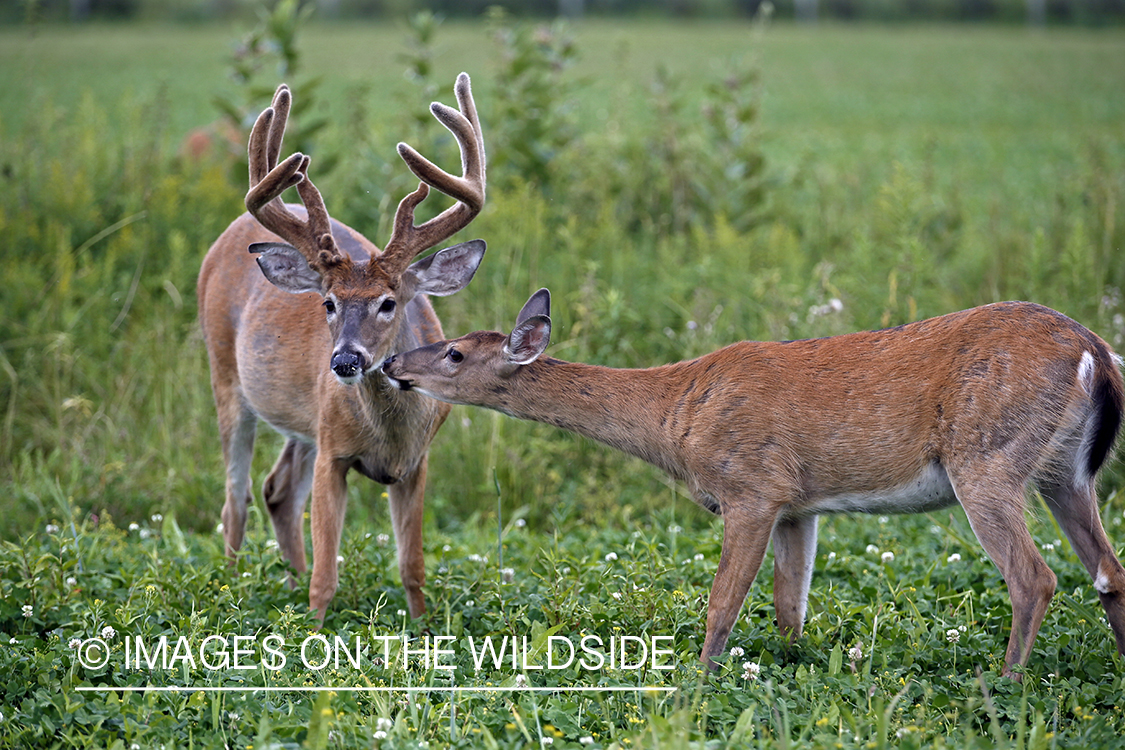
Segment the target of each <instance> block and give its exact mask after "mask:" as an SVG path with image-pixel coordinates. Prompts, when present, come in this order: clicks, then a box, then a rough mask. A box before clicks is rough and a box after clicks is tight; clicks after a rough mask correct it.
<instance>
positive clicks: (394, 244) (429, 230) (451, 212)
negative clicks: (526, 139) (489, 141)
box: [381, 73, 485, 271]
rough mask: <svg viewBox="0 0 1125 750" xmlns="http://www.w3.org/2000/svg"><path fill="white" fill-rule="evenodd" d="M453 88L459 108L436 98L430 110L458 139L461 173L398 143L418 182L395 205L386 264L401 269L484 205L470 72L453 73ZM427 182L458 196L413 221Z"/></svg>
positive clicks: (427, 188)
mask: <svg viewBox="0 0 1125 750" xmlns="http://www.w3.org/2000/svg"><path fill="white" fill-rule="evenodd" d="M453 90H454V92H455V93H456V95H457V104H458V107H459V108H460V111H458V110H456V109H453V108H452V107H448V106H446V105H444V104H441V103H440V102H434V103H433V104H431V105H430V112H432V113H433V115H434V117H436V118H437V120H438V122H440V123H441V124H442V125H444V126H445V127H446V128H448V129H449V131H450V132H451V133H453V137H454V138H456V139H457V143H458V144H459V146H460V149H461V176H460V177H456V176H454V175H451V174H449V173H448V172H445V171H443V170H442V169H440V168H439V167H437V166H436V165H434V163H433V162H431V161H430V160H429V159H427V158H426V157H424V156H422V155H421V154H419V153H418V152H417V151H415V150H414V149H413V148H411V147H410V146H408V145H407V144H405V143H399V144H398V153H399V156H401V157H402V160H403V161H405V162H406V166H408V167H409V168H410V171H411V172H413V173H414V174H415V176H416V177H418V179H419V180H421V181H422V182H421V183H420V184H419V185H418V189H417V190H415V191H414V192H413V193H411V194H410V195H408V196H406V197H405V198H403V199H402V202H401V203H399V204H398V210H397V211H396V212H395V221H394V230H393V231H392V232H391V238H390V240H388V241H387V247H386V249H385V250H384V251H383V255H382V256H381V258H382V260H383V263H382V265H383V266H384V267H387V266H388V265H389V266H391V267H393V268H394V269H396V270H399V271H401V270H403V269H405V268H406V266H407V265H408V264H409V263H410V262H411V261H412V260H413V259H414V258H416V257H417V256H418V255H419V254H420V253H422V252H423V251H425V250H427V249H428V248H431V247H433V246H434V245H436V244H438V243H439V242H441V241H442V240H445V239H448V238H449V237H451V236H452V235H454V234H456V233H457V232H459V231H460V230H462V229H464V228H465V227H466V226H468V224H469V222H471V221H472V220H473V219H474V218H476V215H477V214H479V213H480V210H481V208H482V207H483V206H484V185H485V177H484V138H483V137H482V136H481V130H480V121H479V120H478V119H477V108H476V105H475V104H474V103H473V92H472V89H471V88H470V86H469V76H468V74H466V73H462V74H460V75H459V76H457V83H456V84H455V85H454V87H453ZM430 187H435V188H437V189H438V190H440V191H441V192H443V193H445V194H446V195H448V196H449V197H451V198H454V199H456V200H457V203H456V204H454V205H453V206H450V207H449V208H447V209H446V210H445V211H442V212H441V213H440V214H438V215H437V216H435V217H434V218H432V219H430V220H429V221H427V222H426V223H425V224H422V225H421V226H415V225H414V209H415V208H416V207H417V206H418V204H419V203H421V202H422V201H423V200H425V198H426V196H427V195H429V192H430Z"/></svg>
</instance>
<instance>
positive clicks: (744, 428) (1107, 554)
mask: <svg viewBox="0 0 1125 750" xmlns="http://www.w3.org/2000/svg"><path fill="white" fill-rule="evenodd" d="M550 335H551V319H550V294H549V293H548V292H547V290H546V289H541V290H540V291H538V292H536V293H535V294H534V295H532V297H531V299H530V300H528V302H527V304H526V305H525V306H524V308H523V310H522V311H521V312H520V314H519V317H518V318H517V320H516V326H515V328H514V329H513V331H512V332H511V334H510V335H508V336H504V335H503V334H500V333H496V332H486V331H479V332H476V333H470V334H468V335H466V336H463V337H461V338H459V339H455V340H453V341H441V342H437V343H433V344H429V345H427V346H423V347H420V348H418V349H415V350H413V351H409V352H406V353H403V354H399V355H397V356H394V357H391V358H390V359H388V360H387V361H386V362H384V363H383V371H384V372H385V373H386V374H387V375H388V376H389V377H390V378H391V382H392V383H394V384H395V385H396V386H397V387H398V388H399V389H401V390H402V391H404V392H406V393H412V392H415V393H423V394H426V395H428V396H433V397H434V398H437V399H441V400H443V401H447V402H449V403H454V404H470V405H475V406H485V407H489V408H491V409H496V410H499V411H501V412H504V413H505V414H508V415H511V416H514V417H518V418H520V419H530V420H535V421H538V422H545V423H547V424H553V425H555V426H557V427H561V428H563V429H566V430H571V431H573V432H577V433H580V434H582V435H585V436H587V437H590V438H593V439H594V440H598V441H600V442H602V443H605V444H607V445H610V446H612V447H614V448H618V449H620V450H623V451H625V452H627V453H631V454H633V455H634V456H639V457H640V458H642V459H644V460H646V461H648V462H650V463H652V464H655V465H656V466H658V467H660V468H661V469H664V470H665V471H667V472H668V473H669V474H671V475H672V477H674V478H675V479H677V480H680V481H682V482H683V483H685V484H686V485H687V487H688V489H689V490H690V491H691V493H692V495H693V496H694V498H695V500H696V501H697V502H698V503H699V504H700V505H702V506H703V507H704V508H706V509H707V510H709V511H711V512H712V513H716V514H719V515H721V516H722V517H723V522H724V530H723V546H722V555H721V557H720V559H719V565H718V570H717V572H716V573H715V581H714V584H713V585H712V587H711V595H710V599H709V601H708V604H707V635H706V639H705V641H704V644H703V653H702V656H701V660H702V661H704V662H705V663H706V664H708V665H709V666H714V662H713V661H712V658H713V657H715V656H718V655H719V654H721V653H722V652H723V649H724V647H725V645H726V641H727V638H728V637H729V635H730V632H731V628H732V627H733V625H734V623H735V620H736V619H737V617H738V612H739V610H740V609H741V607H742V603H743V600H744V599H745V598H746V595H747V592H748V591H749V589H750V584H751V582H752V581H753V580H754V577H755V576H756V575H757V572H758V568H759V567H760V566H761V564H762V559H763V557H764V555H765V552H766V546H767V544H768V543H769V541H770V539H771V538H772V540H773V554H774V580H773V591H774V593H773V596H774V604H775V608H776V616H777V624H778V627H779V629H780V631H781V632H782V633H783V634H784V635H785V636H787V638H788V639H789V640H790V641H793V640H795V639H796V638H797V637H799V636H800V634H801V629H802V627H803V624H804V619H805V609H806V601H807V599H808V591H809V585H810V580H811V577H812V572H813V561H814V559H815V554H816V533H817V517H818V516H819V515H820V514H823V513H838V512H863V513H894V512H899V513H907V512H912V513H918V512H924V511H931V510H936V509H938V508H942V507H945V506H948V505H952V504H953V503H956V502H959V503H960V504H961V506H962V507H963V508H964V509H965V513H966V515H967V516H968V519H969V523H970V524H971V525H972V528H973V531H974V532H975V533H976V536H977V539H978V540H979V541H980V543H981V545H982V546H983V547H984V549H985V550H986V551H987V552H988V554H989V556H990V557H991V558H992V560H993V561H994V562H995V563H996V565H997V566H998V567H999V569H1000V573H1001V575H1002V576H1003V577H1004V580H1005V581H1006V582H1007V585H1008V591H1009V596H1010V597H1011V601H1012V615H1013V618H1012V631H1011V638H1010V640H1009V642H1008V650H1007V654H1006V666H1005V669H1004V673H1005V674H1007V675H1009V676H1015V677H1016V679H1019V676H1018V674H1017V673H1014V672H1013V669H1014V668H1015V667H1016V666H1017V665H1021V664H1024V663H1025V661H1026V660H1027V658H1028V656H1029V654H1030V652H1031V648H1032V643H1033V642H1034V640H1035V635H1036V633H1037V632H1038V630H1039V626H1040V624H1041V623H1042V622H1043V617H1044V614H1045V613H1046V609H1047V604H1048V602H1049V601H1050V599H1051V596H1052V595H1053V593H1054V590H1055V583H1056V579H1055V575H1054V573H1052V572H1051V570H1050V568H1048V567H1047V564H1046V563H1045V562H1044V560H1043V557H1042V556H1041V555H1040V553H1039V550H1038V549H1037V548H1036V545H1035V542H1034V541H1033V540H1032V537H1031V534H1030V533H1029V532H1028V529H1027V525H1026V523H1025V521H1024V500H1025V497H1024V492H1025V489H1026V487H1027V485H1028V484H1029V483H1031V482H1034V483H1035V484H1036V485H1037V486H1038V489H1039V491H1040V492H1041V493H1042V495H1043V497H1044V499H1045V500H1046V503H1047V505H1048V507H1050V509H1051V511H1052V513H1053V514H1054V516H1055V518H1056V519H1058V522H1059V525H1060V526H1062V528H1063V530H1064V531H1065V532H1066V534H1067V536H1068V537H1069V539H1070V541H1071V544H1072V545H1073V547H1074V550H1075V552H1076V553H1077V554H1078V557H1079V559H1080V560H1081V561H1082V563H1083V565H1085V567H1086V569H1087V570H1088V571H1089V573H1090V576H1091V577H1092V578H1093V579H1094V588H1095V589H1096V590H1097V592H1098V596H1099V597H1100V598H1101V603H1102V606H1103V607H1104V608H1105V612H1106V616H1107V618H1108V620H1109V624H1110V626H1111V627H1112V628H1113V632H1114V635H1115V637H1116V640H1117V651H1118V653H1121V654H1125V569H1123V568H1122V566H1121V563H1120V562H1119V561H1118V559H1117V556H1116V553H1115V552H1114V549H1113V547H1112V546H1111V545H1110V543H1109V540H1107V539H1106V535H1105V531H1104V530H1103V529H1102V525H1101V521H1100V519H1099V517H1098V507H1097V499H1096V496H1095V492H1094V478H1095V475H1096V473H1097V471H1098V469H1099V468H1100V467H1101V466H1102V464H1103V463H1104V462H1105V460H1106V458H1107V456H1108V455H1109V453H1110V450H1111V448H1112V446H1113V443H1114V441H1115V439H1116V436H1117V430H1118V427H1119V426H1120V422H1121V414H1122V408H1123V402H1125V388H1123V386H1122V379H1121V373H1120V372H1119V370H1118V366H1119V362H1120V360H1119V359H1118V358H1117V357H1116V355H1114V354H1113V353H1112V352H1111V351H1110V348H1109V347H1108V346H1107V345H1106V343H1105V342H1104V341H1102V339H1100V338H1098V336H1096V335H1095V334H1094V333H1092V332H1091V331H1089V330H1087V329H1086V328H1083V327H1082V326H1081V325H1079V324H1078V323H1075V322H1074V321H1073V320H1071V319H1069V318H1067V317H1066V316H1064V315H1062V314H1061V313H1058V312H1055V311H1054V310H1050V309H1048V308H1046V307H1041V306H1039V305H1034V304H1029V303H1024V302H1004V303H1000V304H994V305H986V306H984V307H977V308H974V309H971V310H965V311H963V312H958V313H953V314H950V315H945V316H942V317H939V318H933V319H932V320H925V321H921V322H918V323H912V324H909V325H904V326H900V327H898V328H892V329H888V330H882V331H872V332H865V333H852V334H847V335H843V336H834V337H831V338H823V339H814V340H808V341H791V342H785V343H773V342H754V341H744V342H741V343H737V344H732V345H730V346H727V347H725V348H723V349H719V350H718V351H716V352H712V353H711V354H707V355H705V356H702V357H699V358H698V359H693V360H691V361H688V362H679V363H676V364H670V365H665V366H662V367H653V368H650V369H641V370H631V369H611V368H607V367H597V366H593V365H585V364H575V363H571V362H563V361H560V360H557V359H551V358H547V357H543V356H542V354H543V352H544V350H545V349H546V348H547V344H548V342H549V340H550Z"/></svg>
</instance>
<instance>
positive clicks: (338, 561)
mask: <svg viewBox="0 0 1125 750" xmlns="http://www.w3.org/2000/svg"><path fill="white" fill-rule="evenodd" d="M336 564H337V565H343V564H344V556H343V555H336Z"/></svg>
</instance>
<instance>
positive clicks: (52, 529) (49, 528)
mask: <svg viewBox="0 0 1125 750" xmlns="http://www.w3.org/2000/svg"><path fill="white" fill-rule="evenodd" d="M46 531H47V533H48V534H57V533H59V527H58V526H56V525H55V524H53V523H49V524H47V529H46Z"/></svg>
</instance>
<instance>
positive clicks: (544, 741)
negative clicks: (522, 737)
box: [539, 737, 555, 745]
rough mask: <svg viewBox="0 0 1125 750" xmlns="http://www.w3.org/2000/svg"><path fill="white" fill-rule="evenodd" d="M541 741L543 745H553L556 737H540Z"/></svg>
mask: <svg viewBox="0 0 1125 750" xmlns="http://www.w3.org/2000/svg"><path fill="white" fill-rule="evenodd" d="M539 742H540V744H542V745H553V744H555V738H554V737H540V738H539Z"/></svg>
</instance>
